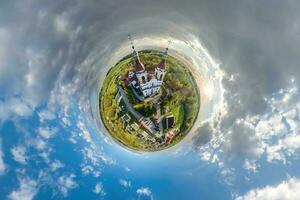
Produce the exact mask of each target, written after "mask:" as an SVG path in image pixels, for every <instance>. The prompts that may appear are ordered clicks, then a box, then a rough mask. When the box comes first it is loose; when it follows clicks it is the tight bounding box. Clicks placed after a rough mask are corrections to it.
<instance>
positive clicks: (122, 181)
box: [119, 179, 131, 188]
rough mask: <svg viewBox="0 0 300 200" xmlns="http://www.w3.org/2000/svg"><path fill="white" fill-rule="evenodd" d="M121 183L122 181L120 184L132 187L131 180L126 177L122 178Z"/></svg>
mask: <svg viewBox="0 0 300 200" xmlns="http://www.w3.org/2000/svg"><path fill="white" fill-rule="evenodd" d="M119 183H120V185H122V186H123V187H125V188H130V187H131V182H130V181H127V180H125V179H120V181H119Z"/></svg>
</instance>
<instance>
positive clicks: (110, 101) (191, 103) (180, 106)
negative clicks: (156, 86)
mask: <svg viewBox="0 0 300 200" xmlns="http://www.w3.org/2000/svg"><path fill="white" fill-rule="evenodd" d="M161 57H162V54H161V52H158V51H152V50H145V51H142V52H140V59H141V61H142V62H143V63H144V65H145V67H146V69H147V70H154V69H155V67H156V66H157V65H158V64H159V62H160V61H161ZM133 70H134V65H133V60H132V58H131V56H126V57H125V58H123V59H122V60H120V61H119V62H118V63H117V64H116V65H115V66H114V67H112V68H111V69H110V71H109V72H108V73H107V75H106V78H105V80H104V83H103V86H102V89H101V91H100V95H99V106H100V115H101V118H102V121H103V123H104V125H105V127H106V128H107V129H108V131H109V132H110V134H111V135H112V137H113V138H115V139H116V140H118V141H119V142H120V143H122V144H123V145H125V146H127V147H129V148H132V149H135V150H143V151H157V150H161V149H165V148H168V147H170V146H172V145H175V144H176V143H178V142H179V141H181V140H182V139H183V137H184V136H186V135H187V134H188V132H189V131H190V129H191V128H192V126H193V124H194V122H195V120H196V117H197V115H198V112H199V108H200V95H199V93H198V88H197V85H196V82H195V80H194V78H193V76H192V74H191V72H190V71H189V70H188V69H187V68H186V67H185V66H184V65H183V64H182V63H181V62H180V61H179V60H177V59H176V58H174V57H171V56H168V57H167V74H166V76H165V79H164V88H163V89H162V92H163V95H162V97H163V98H164V100H163V103H162V108H161V111H162V114H166V115H167V114H170V113H172V114H173V115H174V116H175V123H176V124H175V125H176V128H177V129H179V130H180V133H179V134H178V135H176V136H175V137H174V139H173V141H172V142H171V143H170V144H169V145H164V146H160V147H159V148H154V147H153V145H151V144H149V143H147V142H145V141H144V140H141V139H140V138H139V137H137V133H136V132H129V131H126V130H124V129H123V124H122V121H121V119H120V117H119V115H118V112H117V110H118V105H117V102H116V100H115V95H116V93H117V91H118V90H117V87H116V83H120V80H121V79H122V78H123V77H124V76H125V74H126V73H127V72H128V71H133ZM166 88H167V89H166ZM126 93H127V94H128V96H129V100H130V101H131V102H132V103H135V102H133V101H134V98H133V97H132V96H131V92H130V90H127V89H126ZM134 107H135V108H136V110H138V111H139V112H141V113H142V114H144V111H146V112H147V113H146V115H149V116H151V115H153V114H155V112H156V111H155V109H154V108H153V105H151V103H136V105H135V106H134Z"/></svg>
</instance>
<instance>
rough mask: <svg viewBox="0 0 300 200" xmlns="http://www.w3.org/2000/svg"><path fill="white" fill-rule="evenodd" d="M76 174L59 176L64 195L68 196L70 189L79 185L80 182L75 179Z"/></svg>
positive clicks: (60, 188)
mask: <svg viewBox="0 0 300 200" xmlns="http://www.w3.org/2000/svg"><path fill="white" fill-rule="evenodd" d="M74 178H75V174H70V175H69V176H60V177H59V178H58V187H59V190H60V191H61V193H62V194H63V196H64V197H66V196H68V193H69V191H70V190H72V189H74V188H76V187H78V184H77V183H76V182H75V180H74Z"/></svg>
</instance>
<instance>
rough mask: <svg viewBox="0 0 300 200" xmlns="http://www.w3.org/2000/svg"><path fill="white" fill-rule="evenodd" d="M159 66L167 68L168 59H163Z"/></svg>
mask: <svg viewBox="0 0 300 200" xmlns="http://www.w3.org/2000/svg"><path fill="white" fill-rule="evenodd" d="M157 68H160V69H166V60H165V59H163V60H162V61H161V62H160V63H159V64H158V66H157Z"/></svg>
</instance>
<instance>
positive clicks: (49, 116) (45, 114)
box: [38, 109, 55, 122]
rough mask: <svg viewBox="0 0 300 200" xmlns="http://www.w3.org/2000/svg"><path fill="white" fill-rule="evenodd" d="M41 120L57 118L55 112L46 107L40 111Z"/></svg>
mask: <svg viewBox="0 0 300 200" xmlns="http://www.w3.org/2000/svg"><path fill="white" fill-rule="evenodd" d="M38 115H39V117H40V120H41V122H44V121H45V120H53V119H55V114H54V113H53V112H51V111H50V110H49V109H48V110H47V109H44V110H42V111H40V112H39V113H38Z"/></svg>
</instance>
